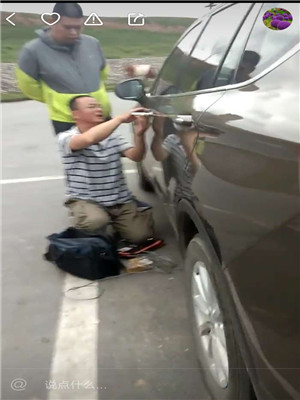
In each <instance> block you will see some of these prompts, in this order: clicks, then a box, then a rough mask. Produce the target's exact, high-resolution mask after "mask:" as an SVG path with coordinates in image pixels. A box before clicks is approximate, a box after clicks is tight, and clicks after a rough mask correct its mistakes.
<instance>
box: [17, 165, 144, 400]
mask: <svg viewBox="0 0 300 400" xmlns="http://www.w3.org/2000/svg"><path fill="white" fill-rule="evenodd" d="M124 172H125V173H126V174H133V173H136V172H137V171H136V170H135V169H130V170H124ZM44 178H45V179H42V178H29V179H31V182H32V179H39V180H49V178H50V179H51V178H52V179H55V178H56V179H62V178H63V177H44ZM11 181H15V180H10V183H19V181H20V180H18V182H11ZM23 181H24V180H22V182H23ZM26 182H28V179H27V180H26ZM89 282H90V281H87V280H85V279H81V278H78V277H75V276H73V275H70V274H66V275H65V281H64V297H63V299H62V305H61V309H60V315H59V320H58V324H57V330H56V340H55V345H54V351H53V356H52V363H51V373H50V377H49V381H48V382H45V385H46V388H47V389H48V392H47V399H48V400H62V399H63V400H67V399H72V400H82V399H84V400H98V398H99V394H98V393H99V390H98V375H97V368H98V346H97V345H98V327H99V324H101V321H99V320H98V318H99V315H98V304H99V300H98V299H93V300H86V299H87V298H93V297H96V296H97V295H98V294H99V286H98V284H97V283H96V282H95V283H93V284H92V285H90V286H87V287H85V288H80V289H76V290H74V291H70V292H68V293H66V291H67V290H68V289H70V288H71V287H75V286H81V285H84V284H86V283H89ZM99 389H100V388H99Z"/></svg>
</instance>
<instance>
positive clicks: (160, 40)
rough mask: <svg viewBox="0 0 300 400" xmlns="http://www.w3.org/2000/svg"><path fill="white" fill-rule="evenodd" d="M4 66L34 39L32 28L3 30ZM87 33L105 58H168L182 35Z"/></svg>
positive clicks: (89, 30) (122, 31)
mask: <svg viewBox="0 0 300 400" xmlns="http://www.w3.org/2000/svg"><path fill="white" fill-rule="evenodd" d="M1 31H2V49H1V56H2V62H6V63H8V62H11V63H14V62H16V61H17V59H18V54H19V51H20V49H21V48H22V46H23V45H24V44H25V43H26V42H28V41H29V40H32V39H35V38H36V37H37V35H36V34H35V32H34V31H35V29H34V28H33V27H32V26H18V25H16V26H15V27H14V28H13V29H12V28H11V27H9V26H5V25H3V26H2V29H1ZM84 33H85V34H87V35H90V36H93V37H95V38H97V39H98V40H99V41H100V44H101V47H102V49H103V51H104V54H105V57H106V58H135V57H136V58H142V57H165V56H167V55H168V54H169V52H170V50H171V49H172V47H173V46H174V44H175V42H176V41H177V40H178V39H179V37H180V36H181V33H163V32H149V31H142V30H140V31H139V30H135V29H133V30H130V29H111V28H105V27H103V28H101V29H96V28H87V27H86V28H85V29H84Z"/></svg>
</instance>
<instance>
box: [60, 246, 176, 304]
mask: <svg viewBox="0 0 300 400" xmlns="http://www.w3.org/2000/svg"><path fill="white" fill-rule="evenodd" d="M145 253H147V254H151V255H153V253H150V252H146V251H145V252H143V253H142V254H145ZM155 257H157V258H161V259H164V260H165V261H168V262H169V263H173V261H171V260H170V259H168V258H166V257H161V256H158V255H157V254H155ZM173 264H174V263H173ZM153 271H154V272H161V273H164V274H166V273H169V272H166V271H164V270H163V269H160V268H159V267H151V269H147V270H146V271H140V272H134V273H123V274H120V275H113V276H107V277H106V278H101V279H96V280H94V281H91V282H89V283H86V284H85V285H80V286H73V287H71V288H70V289H68V290H66V291H65V292H64V294H65V296H66V297H68V298H69V299H72V300H96V299H99V298H100V297H101V296H102V295H103V293H104V292H105V289H102V290H101V291H100V293H99V294H98V295H97V296H94V297H88V298H79V299H78V298H76V297H70V296H67V293H68V292H71V291H73V290H78V289H82V288H84V287H87V286H90V285H92V284H95V283H96V284H97V283H100V282H103V281H107V280H109V279H117V278H122V277H124V276H132V275H139V274H143V273H146V272H153ZM98 289H99V290H100V289H101V288H99V287H98Z"/></svg>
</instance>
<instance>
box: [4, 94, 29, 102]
mask: <svg viewBox="0 0 300 400" xmlns="http://www.w3.org/2000/svg"><path fill="white" fill-rule="evenodd" d="M22 100H30V99H29V98H28V97H26V96H24V94H23V93H19V92H11V93H1V96H0V102H1V103H8V102H10V101H22Z"/></svg>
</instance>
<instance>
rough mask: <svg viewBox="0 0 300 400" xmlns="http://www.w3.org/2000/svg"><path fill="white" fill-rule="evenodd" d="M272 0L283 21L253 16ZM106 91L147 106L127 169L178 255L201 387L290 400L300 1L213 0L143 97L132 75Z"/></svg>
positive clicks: (296, 291) (295, 385)
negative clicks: (140, 141)
mask: <svg viewBox="0 0 300 400" xmlns="http://www.w3.org/2000/svg"><path fill="white" fill-rule="evenodd" d="M276 8H284V9H285V10H288V11H289V12H290V13H291V15H292V16H293V17H294V20H293V21H292V23H291V24H290V26H289V27H288V28H287V29H283V30H276V29H270V28H269V27H267V26H266V25H265V23H264V21H263V17H264V15H265V13H266V12H267V11H268V10H271V12H272V10H273V11H274V9H276ZM291 20H292V18H290V21H291ZM116 93H117V94H118V95H119V97H121V98H125V99H135V100H137V101H139V103H140V104H142V105H143V106H144V107H146V108H148V109H150V110H152V111H153V114H155V115H156V117H155V122H154V124H153V125H154V126H153V127H152V128H150V129H149V131H148V132H147V133H146V140H147V143H148V147H149V149H148V152H147V155H146V157H145V159H144V160H143V163H142V164H141V165H140V166H139V172H140V176H141V179H142V185H143V187H145V188H149V187H150V186H151V185H152V186H154V188H155V190H156V191H157V193H158V194H159V195H160V196H161V197H162V200H163V202H164V204H165V205H166V206H167V207H166V209H167V211H168V214H169V216H170V219H171V222H172V224H173V226H174V228H175V231H176V234H177V237H178V240H179V243H180V246H181V249H182V253H183V254H184V259H185V269H186V276H187V287H188V297H189V304H190V310H191V319H192V323H193V330H194V335H195V341H196V347H197V351H198V358H199V362H200V364H201V369H200V372H201V374H202V376H203V379H204V380H205V381H206V384H207V387H208V389H209V392H210V394H211V397H212V398H213V399H218V400H220V399H228V400H238V399H239V400H247V399H250V398H251V399H252V398H255V397H256V398H257V399H259V400H267V399H278V400H279V399H280V400H284V399H295V400H296V399H297V400H299V399H300V379H299V372H300V370H299V367H300V362H299V361H300V352H299V350H300V341H299V339H300V334H299V331H300V310H299V304H300V302H299V300H300V285H299V283H300V282H299V261H300V260H299V243H300V241H299V179H298V178H299V175H298V174H299V154H300V151H299V119H298V118H299V4H297V3H264V4H263V3H236V4H232V3H220V4H219V5H218V6H216V7H215V8H213V9H212V10H211V11H210V12H209V13H208V14H207V15H205V16H204V17H203V18H202V19H199V20H198V21H197V22H195V23H194V24H193V25H192V26H191V27H190V28H189V29H188V31H187V32H186V33H185V34H184V35H183V36H182V38H181V39H180V40H179V41H178V43H177V44H176V46H175V47H174V49H173V51H172V52H171V54H170V56H169V57H168V58H167V60H166V62H165V63H164V65H163V67H162V69H161V70H160V72H159V75H158V77H157V79H156V80H155V82H154V84H153V86H152V88H151V89H150V91H149V93H145V90H144V87H143V83H142V81H140V80H136V79H132V80H129V81H126V82H122V83H121V84H119V85H118V86H117V88H116ZM154 131H155V132H156V135H157V132H158V133H159V134H158V135H157V136H156V139H155V140H156V145H155V144H154V142H155V140H154V141H153V138H154V137H155V134H154ZM157 147H159V151H158V150H157ZM150 149H152V151H150Z"/></svg>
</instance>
